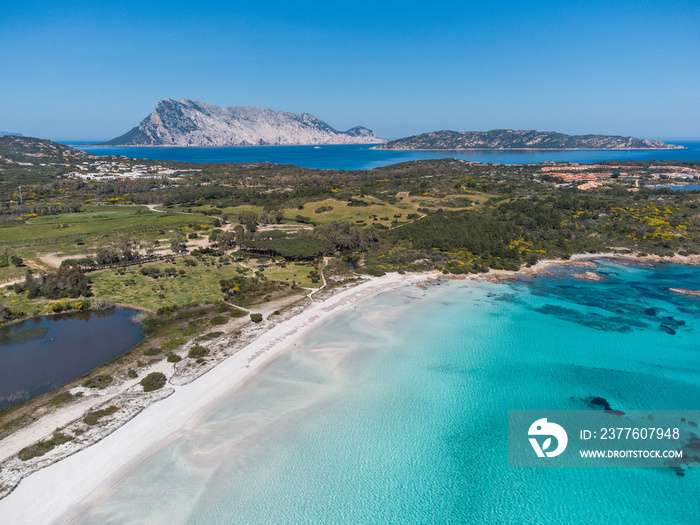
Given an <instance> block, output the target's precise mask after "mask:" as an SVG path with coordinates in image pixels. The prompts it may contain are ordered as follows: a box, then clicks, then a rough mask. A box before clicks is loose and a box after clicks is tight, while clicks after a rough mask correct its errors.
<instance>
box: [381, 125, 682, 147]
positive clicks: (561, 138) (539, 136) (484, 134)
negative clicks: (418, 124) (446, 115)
mask: <svg viewBox="0 0 700 525" xmlns="http://www.w3.org/2000/svg"><path fill="white" fill-rule="evenodd" d="M374 149H389V150H462V149H539V150H541V149H596V150H597V149H620V150H623V149H684V147H683V146H676V145H673V144H666V143H664V142H661V141H660V140H646V139H637V138H634V137H620V136H613V135H565V134H564V133H556V132H554V131H535V130H512V129H493V130H491V131H461V132H460V131H446V130H444V131H432V132H430V133H422V134H420V135H414V136H412V137H405V138H402V139H397V140H392V141H389V142H385V143H383V144H380V145H378V146H375V147H374Z"/></svg>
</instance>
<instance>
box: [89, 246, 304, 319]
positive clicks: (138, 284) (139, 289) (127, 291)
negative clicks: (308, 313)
mask: <svg viewBox="0 0 700 525" xmlns="http://www.w3.org/2000/svg"><path fill="white" fill-rule="evenodd" d="M202 259H203V260H199V261H198V264H197V266H187V265H186V264H185V262H184V260H183V259H176V260H175V263H174V264H168V263H164V262H161V263H151V264H144V265H143V267H144V268H158V269H159V270H161V271H163V270H165V269H167V268H175V269H176V270H178V274H179V271H180V270H182V271H184V272H185V274H184V275H182V276H180V275H178V277H161V278H159V279H153V278H151V277H147V276H145V275H141V273H140V269H141V268H140V267H138V266H132V267H129V268H128V269H127V270H126V271H125V272H124V274H123V275H120V274H119V273H118V272H117V270H104V271H101V272H95V273H93V274H90V277H91V279H92V282H93V285H92V290H93V293H94V294H95V295H96V296H99V297H104V298H109V299H114V300H115V301H116V302H119V303H128V304H136V305H140V306H145V307H146V308H151V309H153V310H157V309H158V308H161V307H163V306H170V305H178V306H181V305H185V304H191V303H200V304H201V303H205V302H216V301H220V300H221V299H222V294H221V290H220V286H219V281H220V280H221V279H227V278H231V277H234V276H237V275H241V274H240V273H238V271H237V270H239V269H240V270H242V271H246V273H247V274H248V275H252V274H253V272H254V271H256V270H257V269H259V268H260V264H263V263H260V264H259V263H257V262H256V261H255V260H254V259H252V260H251V261H250V262H249V263H244V264H245V265H246V266H249V268H243V266H241V265H239V264H236V263H232V264H228V265H221V266H220V267H218V264H216V263H215V261H216V260H217V259H216V258H214V257H203V258H202ZM312 270H313V267H312V266H307V265H302V264H288V265H287V267H286V268H280V266H279V265H277V264H273V265H269V266H268V267H266V268H264V270H263V273H264V274H265V275H266V276H267V278H268V279H270V280H279V281H283V282H285V283H287V284H289V283H291V281H292V280H295V281H296V283H297V284H298V285H300V286H305V287H307V286H312V284H311V279H310V278H309V273H310V272H311V271H312ZM315 286H318V285H315Z"/></svg>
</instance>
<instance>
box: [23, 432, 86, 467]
mask: <svg viewBox="0 0 700 525" xmlns="http://www.w3.org/2000/svg"><path fill="white" fill-rule="evenodd" d="M72 440H73V438H72V437H70V436H66V435H65V434H61V433H60V432H54V434H53V437H52V438H51V439H47V440H45V441H39V442H37V443H34V444H33V445H30V446H28V447H25V448H23V449H22V450H20V451H19V453H18V454H17V457H18V458H19V459H21V460H22V461H28V460H30V459H32V458H36V457H39V456H43V455H44V454H46V453H47V452H51V451H52V450H53V449H54V448H56V447H57V446H59V445H63V444H64V443H68V442H69V441H72Z"/></svg>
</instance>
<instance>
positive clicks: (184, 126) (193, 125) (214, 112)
mask: <svg viewBox="0 0 700 525" xmlns="http://www.w3.org/2000/svg"><path fill="white" fill-rule="evenodd" d="M381 142H383V141H382V139H380V138H378V137H376V136H375V135H374V133H373V132H372V130H369V129H367V128H363V127H361V126H357V127H354V128H351V129H349V130H347V131H338V130H336V129H334V128H332V127H331V126H329V125H328V124H326V123H325V122H323V121H322V120H320V119H318V118H317V117H315V116H313V115H310V114H308V113H301V114H296V113H289V112H286V111H278V110H274V109H261V108H258V107H253V106H232V107H225V108H221V107H218V106H214V105H211V104H205V103H204V102H197V101H194V100H185V99H180V100H177V101H176V100H172V99H169V98H166V99H165V100H161V101H159V102H157V103H156V106H155V108H154V110H153V112H152V113H151V114H150V115H149V116H148V117H146V118H145V119H144V120H143V121H142V122H141V124H139V125H138V126H136V127H135V128H133V129H132V130H131V131H129V132H128V133H125V134H124V135H122V136H120V137H117V138H115V139H112V140H110V141H107V142H103V143H102V144H101V145H104V146H287V145H304V144H313V145H318V144H377V143H381Z"/></svg>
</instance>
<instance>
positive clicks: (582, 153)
mask: <svg viewBox="0 0 700 525" xmlns="http://www.w3.org/2000/svg"><path fill="white" fill-rule="evenodd" d="M668 142H669V143H671V144H679V145H682V146H685V147H686V149H669V150H527V151H524V150H512V151H507V150H506V151H504V150H470V151H387V150H374V149H371V146H368V145H354V144H349V145H347V144H346V145H330V146H320V147H314V146H236V147H217V148H198V147H185V148H171V147H168V148H139V147H118V146H96V145H83V146H80V145H78V143H70V142H69V143H66V144H70V145H72V146H74V147H77V148H78V149H81V150H84V151H89V152H90V153H94V154H95V155H124V156H126V157H132V158H136V159H151V160H178V161H183V162H197V163H203V162H272V163H274V164H293V165H295V166H301V167H303V168H314V169H332V170H368V169H372V168H378V167H381V166H389V165H390V164H397V163H399V162H409V161H415V160H427V159H445V158H457V159H464V160H469V161H473V162H484V163H494V164H535V163H538V162H545V161H557V162H580V163H584V164H591V163H595V162H600V161H604V160H700V142H679V141H668ZM83 144H84V143H83Z"/></svg>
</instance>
